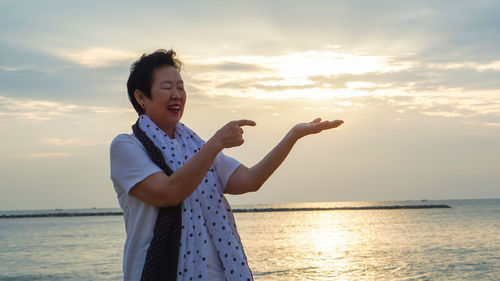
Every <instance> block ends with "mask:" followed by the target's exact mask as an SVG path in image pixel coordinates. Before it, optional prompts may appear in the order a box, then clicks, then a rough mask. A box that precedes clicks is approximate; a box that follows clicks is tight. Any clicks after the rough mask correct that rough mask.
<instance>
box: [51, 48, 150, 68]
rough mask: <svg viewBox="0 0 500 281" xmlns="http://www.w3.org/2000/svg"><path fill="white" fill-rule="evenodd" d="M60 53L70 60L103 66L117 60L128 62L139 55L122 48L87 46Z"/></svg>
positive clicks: (117, 61)
mask: <svg viewBox="0 0 500 281" xmlns="http://www.w3.org/2000/svg"><path fill="white" fill-rule="evenodd" d="M60 55H61V56H62V57H64V58H66V59H68V60H70V61H73V62H76V63H78V64H81V65H85V66H88V67H103V66H109V65H112V64H115V63H119V62H123V61H126V62H130V61H133V60H135V59H137V58H138V57H139V56H140V55H139V54H136V53H132V52H128V51H124V50H116V49H110V48H103V47H89V48H87V49H83V50H74V51H63V52H61V53H60Z"/></svg>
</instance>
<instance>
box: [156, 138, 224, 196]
mask: <svg viewBox="0 0 500 281" xmlns="http://www.w3.org/2000/svg"><path fill="white" fill-rule="evenodd" d="M221 150H222V147H220V146H218V145H217V144H215V143H213V142H210V141H208V142H207V143H205V145H204V146H203V147H202V148H201V149H200V151H198V152H197V153H196V154H195V155H194V156H193V158H191V159H190V160H189V161H188V162H187V163H186V164H184V166H182V167H181V168H179V169H178V170H177V171H175V173H173V174H172V175H171V176H170V177H168V178H167V181H168V182H167V183H166V184H165V186H167V187H168V189H169V190H170V192H169V193H170V196H171V198H175V201H177V202H182V201H183V200H184V199H186V198H187V197H188V196H189V195H191V193H193V191H194V190H195V189H196V188H197V187H198V185H199V184H200V183H201V181H202V180H203V178H204V177H205V175H206V174H207V172H208V170H209V169H210V167H211V166H212V165H213V163H214V161H215V158H216V157H217V154H218V153H219V152H220V151H221Z"/></svg>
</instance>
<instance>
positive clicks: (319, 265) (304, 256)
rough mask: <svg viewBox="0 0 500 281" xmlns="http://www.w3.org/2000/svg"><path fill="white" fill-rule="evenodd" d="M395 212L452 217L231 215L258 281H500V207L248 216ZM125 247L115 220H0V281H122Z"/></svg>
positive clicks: (462, 203)
mask: <svg viewBox="0 0 500 281" xmlns="http://www.w3.org/2000/svg"><path fill="white" fill-rule="evenodd" d="M395 204H399V205H403V204H408V205H410V204H447V205H450V206H452V208H451V209H413V210H412V209H410V210H407V209H405V210H352V211H345V210H343V211H303V212H273V213H236V214H235V216H236V220H237V224H238V229H239V232H240V235H241V238H242V240H243V244H244V245H245V249H246V254H247V257H248V260H249V264H250V266H251V268H252V271H253V273H254V276H255V279H256V280H500V199H485V200H453V201H452V200H444V201H428V202H419V201H404V202H403V201H398V202H329V203H301V204H283V205H260V206H255V205H254V206H245V207H276V208H281V207H285V208H298V207H300V208H301V207H338V206H366V205H395ZM235 207H238V206H235ZM64 211H68V210H64ZM79 211H85V212H88V211H89V210H79ZM96 211H103V210H102V209H99V210H96ZM51 212H53V210H52V211H51ZM13 213H20V212H19V211H17V212H7V211H3V212H0V214H13ZM124 240H125V231H124V224H123V218H122V217H120V216H109V217H59V218H22V219H0V280H121V278H122V274H121V263H122V249H123V243H124Z"/></svg>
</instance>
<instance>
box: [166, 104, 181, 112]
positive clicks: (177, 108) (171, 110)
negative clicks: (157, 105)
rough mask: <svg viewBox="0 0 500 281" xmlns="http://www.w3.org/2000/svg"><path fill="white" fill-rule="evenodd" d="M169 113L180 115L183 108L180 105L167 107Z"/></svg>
mask: <svg viewBox="0 0 500 281" xmlns="http://www.w3.org/2000/svg"><path fill="white" fill-rule="evenodd" d="M167 109H168V111H170V112H173V113H176V114H177V113H179V112H180V111H181V106H180V105H171V106H169V107H167Z"/></svg>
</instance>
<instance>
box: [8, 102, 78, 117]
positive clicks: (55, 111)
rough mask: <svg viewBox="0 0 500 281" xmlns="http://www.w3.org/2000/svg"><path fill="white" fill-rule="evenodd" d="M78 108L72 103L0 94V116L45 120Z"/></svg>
mask: <svg viewBox="0 0 500 281" xmlns="http://www.w3.org/2000/svg"><path fill="white" fill-rule="evenodd" d="M78 109H80V107H79V106H77V105H74V104H64V103H59V102H53V101H49V100H34V99H26V98H22V99H15V98H8V97H3V96H0V117H1V116H7V117H14V118H16V119H22V120H31V121H45V120H50V119H53V118H55V117H60V116H63V115H67V114H68V113H70V112H73V111H76V110H78Z"/></svg>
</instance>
